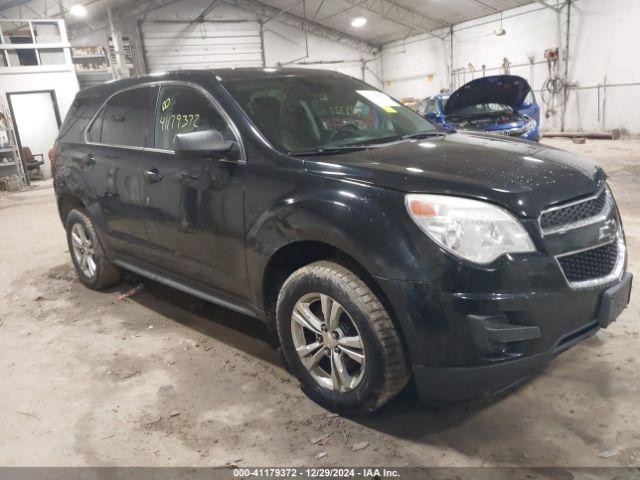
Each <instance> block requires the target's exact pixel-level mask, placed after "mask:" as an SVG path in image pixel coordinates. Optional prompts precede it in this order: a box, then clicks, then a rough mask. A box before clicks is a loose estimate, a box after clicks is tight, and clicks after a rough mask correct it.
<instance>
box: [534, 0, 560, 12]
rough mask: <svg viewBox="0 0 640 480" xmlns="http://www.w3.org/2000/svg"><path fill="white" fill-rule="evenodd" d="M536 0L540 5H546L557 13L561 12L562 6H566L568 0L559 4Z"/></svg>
mask: <svg viewBox="0 0 640 480" xmlns="http://www.w3.org/2000/svg"><path fill="white" fill-rule="evenodd" d="M536 2H537V3H539V4H540V5H544V6H545V7H547V8H550V9H551V10H553V11H554V12H556V13H559V12H560V11H561V10H562V7H564V5H565V3H566V2H562V3H560V4H559V5H549V4H548V3H547V2H546V1H545V0H536Z"/></svg>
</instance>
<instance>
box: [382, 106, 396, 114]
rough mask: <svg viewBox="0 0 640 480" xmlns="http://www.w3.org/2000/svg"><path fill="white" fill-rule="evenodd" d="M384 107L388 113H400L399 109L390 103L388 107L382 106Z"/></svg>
mask: <svg viewBox="0 0 640 480" xmlns="http://www.w3.org/2000/svg"><path fill="white" fill-rule="evenodd" d="M382 109H383V110H384V111H385V112H388V113H398V111H397V110H396V109H395V108H393V107H392V106H390V105H387V106H386V107H382Z"/></svg>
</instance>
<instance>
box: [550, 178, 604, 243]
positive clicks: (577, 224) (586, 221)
mask: <svg viewBox="0 0 640 480" xmlns="http://www.w3.org/2000/svg"><path fill="white" fill-rule="evenodd" d="M605 189H606V197H605V204H604V207H603V208H602V210H601V211H600V213H598V214H597V215H594V216H592V217H587V218H581V219H580V220H576V221H574V222H571V223H565V224H563V225H557V226H554V227H547V228H543V227H542V217H543V215H545V214H546V213H549V212H555V211H558V210H562V209H564V208H569V207H572V206H574V205H579V204H581V203H586V202H591V201H594V200H596V199H597V198H598V197H599V196H600V194H601V193H602V190H600V191H599V192H597V193H596V194H595V195H592V196H591V197H588V198H583V199H581V200H576V201H574V202H569V203H565V204H562V205H558V206H557V207H551V208H547V209H546V210H543V211H542V213H541V214H540V216H539V217H538V225H539V226H540V230H541V231H542V234H543V235H553V234H556V233H564V232H567V231H569V230H575V229H576V228H581V227H585V226H587V225H592V224H594V223H597V222H602V221H604V220H606V219H607V218H609V215H610V213H611V209H612V208H613V197H612V196H611V192H610V191H609V189H608V188H607V187H605Z"/></svg>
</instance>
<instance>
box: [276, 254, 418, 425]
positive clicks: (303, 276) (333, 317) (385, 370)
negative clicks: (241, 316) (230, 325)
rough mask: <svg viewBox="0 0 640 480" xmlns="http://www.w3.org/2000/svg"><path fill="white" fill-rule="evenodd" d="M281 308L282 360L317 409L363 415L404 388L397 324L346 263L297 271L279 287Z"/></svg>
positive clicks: (406, 375)
mask: <svg viewBox="0 0 640 480" xmlns="http://www.w3.org/2000/svg"><path fill="white" fill-rule="evenodd" d="M276 310H277V311H276V316H277V327H278V336H279V338H280V343H281V345H282V351H283V354H284V357H285V360H286V362H287V364H288V365H289V368H290V369H291V371H292V372H293V373H294V374H295V375H296V377H298V379H299V380H300V382H301V384H302V388H303V390H304V391H305V393H306V394H307V395H308V396H309V397H311V398H312V399H313V400H315V401H316V402H318V403H319V404H321V405H323V406H325V407H327V408H329V409H332V410H336V411H340V412H344V413H353V414H364V413H368V412H370V411H373V410H375V409H376V408H378V407H380V406H381V405H383V404H384V403H385V402H387V401H388V400H390V399H391V398H393V397H394V396H395V395H396V394H397V393H398V392H399V391H400V390H401V389H402V388H403V387H404V386H405V385H406V383H407V381H408V379H409V372H408V368H407V364H406V359H405V355H404V351H403V348H402V344H401V342H400V339H399V336H398V333H397V331H396V329H395V326H394V325H393V322H392V321H391V319H390V317H389V315H388V314H387V312H386V310H385V309H384V307H383V306H382V304H381V303H380V301H379V300H378V299H377V298H376V296H375V295H374V294H373V292H371V290H370V289H369V287H367V285H366V284H365V283H364V282H363V281H362V280H361V279H360V278H359V277H357V276H356V275H355V274H354V273H353V272H351V271H349V270H347V269H346V268H344V267H343V266H341V265H339V264H336V263H333V262H328V261H321V262H316V263H313V264H311V265H307V266H305V267H303V268H301V269H299V270H297V271H296V272H294V273H293V274H292V275H291V276H290V277H289V278H288V279H287V280H286V281H285V283H284V285H283V286H282V289H281V291H280V295H279V297H278V303H277V307H276Z"/></svg>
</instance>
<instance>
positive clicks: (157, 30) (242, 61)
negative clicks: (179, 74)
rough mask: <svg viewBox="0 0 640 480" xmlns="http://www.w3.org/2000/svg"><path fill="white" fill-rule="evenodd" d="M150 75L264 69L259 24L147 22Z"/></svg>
mask: <svg viewBox="0 0 640 480" xmlns="http://www.w3.org/2000/svg"><path fill="white" fill-rule="evenodd" d="M142 35H143V41H144V48H145V54H146V57H147V66H148V68H149V73H155V72H163V71H166V70H178V69H183V70H184V69H190V68H193V69H200V68H202V69H204V68H223V67H260V66H262V45H261V42H260V25H259V24H258V22H203V23H186V22H178V21H176V22H170V21H160V22H144V23H143V24H142Z"/></svg>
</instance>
